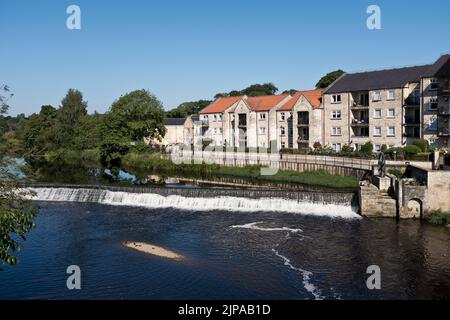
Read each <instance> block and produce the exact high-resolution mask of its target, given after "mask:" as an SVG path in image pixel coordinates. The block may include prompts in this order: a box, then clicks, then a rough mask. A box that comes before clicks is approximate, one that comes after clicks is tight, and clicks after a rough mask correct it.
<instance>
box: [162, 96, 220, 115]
mask: <svg viewBox="0 0 450 320" xmlns="http://www.w3.org/2000/svg"><path fill="white" fill-rule="evenodd" d="M211 102H212V101H210V100H198V101H191V102H183V103H182V104H180V105H179V106H178V107H176V108H174V109H172V110H169V111H167V112H166V115H165V116H166V118H187V117H188V116H190V115H193V114H198V113H199V112H200V110H202V109H204V108H206V107H207V106H208V105H210V104H211Z"/></svg>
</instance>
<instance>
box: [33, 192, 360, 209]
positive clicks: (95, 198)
mask: <svg viewBox="0 0 450 320" xmlns="http://www.w3.org/2000/svg"><path fill="white" fill-rule="evenodd" d="M29 189H30V190H32V191H34V192H35V193H36V196H35V197H33V198H32V199H33V200H38V201H68V202H91V203H101V204H108V205H123V206H139V207H146V208H170V207H172V208H179V209H183V210H199V211H212V210H228V211H255V212H256V211H280V212H292V213H304V214H315V215H327V216H336V217H358V215H357V214H356V213H355V212H356V208H355V201H356V199H357V197H356V195H355V194H354V193H340V192H323V193H320V192H307V191H283V190H248V189H221V188H207V189H206V188H161V187H145V188H142V187H117V186H86V185H85V186H81V185H76V186H75V185H70V186H68V185H51V186H49V185H47V186H43V185H40V186H39V187H37V186H34V187H29Z"/></svg>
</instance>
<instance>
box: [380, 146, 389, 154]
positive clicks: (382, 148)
mask: <svg viewBox="0 0 450 320" xmlns="http://www.w3.org/2000/svg"><path fill="white" fill-rule="evenodd" d="M387 150H388V147H387V145H385V144H382V145H381V152H383V153H386V151H387Z"/></svg>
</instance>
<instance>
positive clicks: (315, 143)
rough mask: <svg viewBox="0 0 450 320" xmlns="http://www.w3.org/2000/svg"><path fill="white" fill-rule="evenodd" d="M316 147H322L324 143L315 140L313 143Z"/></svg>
mask: <svg viewBox="0 0 450 320" xmlns="http://www.w3.org/2000/svg"><path fill="white" fill-rule="evenodd" d="M313 148H314V149H320V148H322V144H321V143H320V142H319V141H316V142H314V144H313Z"/></svg>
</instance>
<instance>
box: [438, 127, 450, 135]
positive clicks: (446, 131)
mask: <svg viewBox="0 0 450 320" xmlns="http://www.w3.org/2000/svg"><path fill="white" fill-rule="evenodd" d="M437 135H438V137H450V128H439V129H438V134H437Z"/></svg>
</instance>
